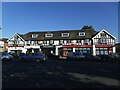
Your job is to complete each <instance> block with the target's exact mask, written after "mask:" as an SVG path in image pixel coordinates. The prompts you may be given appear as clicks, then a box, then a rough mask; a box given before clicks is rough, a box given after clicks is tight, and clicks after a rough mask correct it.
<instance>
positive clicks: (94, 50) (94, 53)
mask: <svg viewBox="0 0 120 90" xmlns="http://www.w3.org/2000/svg"><path fill="white" fill-rule="evenodd" d="M92 48H93V55H94V56H95V55H96V48H95V45H93V46H92Z"/></svg>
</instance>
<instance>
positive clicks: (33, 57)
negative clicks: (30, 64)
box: [19, 53, 47, 62]
mask: <svg viewBox="0 0 120 90" xmlns="http://www.w3.org/2000/svg"><path fill="white" fill-rule="evenodd" d="M46 59H47V56H46V55H44V54H43V53H32V54H23V55H21V56H20V57H19V60H20V61H36V62H41V61H45V60H46Z"/></svg>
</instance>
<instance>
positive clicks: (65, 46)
mask: <svg viewBox="0 0 120 90" xmlns="http://www.w3.org/2000/svg"><path fill="white" fill-rule="evenodd" d="M91 47H92V45H63V48H91Z"/></svg>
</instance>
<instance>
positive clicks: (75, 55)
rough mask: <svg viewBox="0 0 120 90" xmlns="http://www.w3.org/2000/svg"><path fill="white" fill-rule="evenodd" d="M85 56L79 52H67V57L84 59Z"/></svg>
mask: <svg viewBox="0 0 120 90" xmlns="http://www.w3.org/2000/svg"><path fill="white" fill-rule="evenodd" d="M84 58H85V56H84V55H83V53H80V52H68V54H67V59H84Z"/></svg>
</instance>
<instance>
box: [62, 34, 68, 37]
mask: <svg viewBox="0 0 120 90" xmlns="http://www.w3.org/2000/svg"><path fill="white" fill-rule="evenodd" d="M61 36H62V37H69V33H62V35H61Z"/></svg>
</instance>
